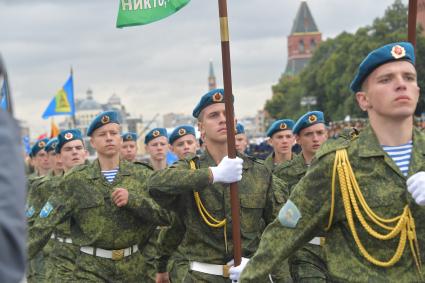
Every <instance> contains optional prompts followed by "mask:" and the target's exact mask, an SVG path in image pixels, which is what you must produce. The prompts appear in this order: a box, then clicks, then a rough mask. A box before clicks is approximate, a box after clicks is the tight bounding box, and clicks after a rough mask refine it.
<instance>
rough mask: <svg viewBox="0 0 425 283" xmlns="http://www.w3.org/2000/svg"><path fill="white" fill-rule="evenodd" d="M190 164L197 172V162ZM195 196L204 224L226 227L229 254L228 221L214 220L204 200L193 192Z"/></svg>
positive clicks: (225, 236) (225, 239)
mask: <svg viewBox="0 0 425 283" xmlns="http://www.w3.org/2000/svg"><path fill="white" fill-rule="evenodd" d="M189 163H190V169H192V170H196V164H195V162H194V161H193V160H191V161H190V162H189ZM193 195H194V197H195V203H196V206H197V207H198V211H199V214H200V215H201V217H202V219H203V220H204V222H205V223H206V224H207V225H208V226H210V227H213V228H221V227H224V244H225V248H226V252H227V226H226V223H227V221H226V219H223V220H217V219H216V218H214V217H213V216H212V215H211V213H209V212H208V210H207V209H206V207H205V206H204V204H203V203H202V200H201V197H200V195H199V193H198V192H193Z"/></svg>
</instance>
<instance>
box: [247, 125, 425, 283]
mask: <svg viewBox="0 0 425 283" xmlns="http://www.w3.org/2000/svg"><path fill="white" fill-rule="evenodd" d="M342 148H346V149H347V152H348V156H349V160H350V163H351V166H352V168H353V171H354V174H355V177H356V179H357V182H358V184H359V187H360V189H361V191H362V193H363V196H364V198H365V200H366V202H367V203H368V205H369V206H370V207H371V209H372V210H373V211H374V212H375V213H376V214H377V215H379V216H381V217H383V218H392V217H395V216H398V215H400V214H401V213H402V211H403V208H404V206H406V205H408V206H409V207H410V209H411V211H412V214H413V217H414V218H415V220H416V232H417V236H418V240H419V246H420V247H424V246H425V221H424V220H425V208H424V207H420V206H418V205H417V204H416V203H415V202H414V200H413V199H412V197H411V195H410V194H409V192H408V191H407V186H406V180H407V178H406V177H405V176H403V174H402V173H401V171H400V170H399V168H398V167H397V165H396V164H395V163H394V161H393V160H392V159H391V158H390V157H389V156H388V155H387V154H386V153H385V152H384V151H383V149H382V147H381V145H380V144H379V142H378V139H377V138H376V135H375V134H374V132H373V130H372V128H371V127H370V126H368V127H367V128H365V129H364V130H363V131H362V132H360V134H359V135H358V137H352V138H346V137H340V138H339V139H337V140H329V141H328V142H326V143H324V144H323V145H322V147H321V148H320V150H319V151H318V152H317V154H316V158H315V160H313V162H312V164H311V166H310V168H309V170H308V171H307V173H306V175H305V176H304V177H303V178H302V179H301V180H300V181H299V183H298V184H297V185H296V186H295V188H294V190H293V191H292V194H291V195H290V198H289V199H290V201H292V203H293V204H294V206H296V207H297V208H298V210H299V211H300V213H301V218H300V219H299V220H298V222H297V223H296V224H295V227H294V228H288V227H285V226H283V225H282V224H281V223H280V221H279V219H276V220H275V221H274V222H273V223H272V224H270V225H269V226H268V227H267V229H266V230H265V232H264V234H263V236H262V239H261V243H260V246H259V249H258V251H257V252H256V254H255V256H254V257H253V258H252V259H251V260H250V262H249V263H248V265H247V266H246V269H245V270H244V272H243V274H242V277H241V282H259V281H258V279H259V278H262V276H263V275H264V274H268V273H269V271H270V270H272V269H274V268H275V267H276V266H278V265H279V262H280V261H281V260H283V259H285V258H287V257H288V256H289V255H291V254H292V253H293V252H294V251H295V250H297V249H299V248H300V247H302V246H303V245H304V244H305V243H306V242H308V241H309V240H310V239H311V238H312V237H314V236H315V235H317V234H318V233H320V232H324V227H325V226H327V224H328V221H329V213H330V208H331V183H332V181H331V180H332V169H333V163H334V159H335V151H336V150H337V149H342ZM424 158H425V135H424V134H423V133H421V132H419V131H418V130H417V129H415V130H414V132H413V151H412V157H411V161H410V166H409V176H411V175H413V174H415V173H417V172H419V171H425V159H424ZM288 203H289V201H288V202H287V204H288ZM285 206H286V205H285ZM369 223H370V220H369ZM372 226H373V227H374V228H375V229H376V226H375V225H372ZM355 227H356V229H357V232H358V235H359V238H360V240H361V242H362V243H363V245H364V246H365V248H366V250H367V251H368V252H369V254H371V255H372V256H374V257H375V258H378V259H380V260H389V259H390V258H391V257H392V256H393V254H394V252H395V249H396V247H397V244H398V241H399V237H398V236H397V237H396V238H394V239H391V240H387V241H381V240H377V239H375V238H372V236H370V235H369V234H368V233H367V232H366V231H365V230H364V229H363V227H362V226H361V225H360V224H359V223H358V221H357V220H355ZM381 232H382V231H381ZM324 249H325V252H326V256H327V258H326V260H327V264H328V269H329V273H330V274H331V276H332V277H333V278H332V279H333V281H340V282H418V281H419V279H418V275H417V272H416V267H415V263H414V261H413V258H412V253H411V251H410V248H409V244H408V243H407V244H406V248H405V250H404V252H403V255H402V257H401V259H400V261H399V262H397V263H396V264H395V265H394V266H392V267H389V268H382V267H377V266H376V265H373V264H371V263H370V262H369V261H367V260H366V259H365V258H364V257H363V256H362V254H361V253H360V251H359V249H358V247H357V245H356V243H355V241H354V239H353V236H352V234H351V231H350V228H349V226H348V222H347V219H346V216H345V212H344V207H343V203H342V200H341V192H340V188H339V182H336V193H335V211H334V217H333V222H332V226H331V229H330V230H329V231H328V232H327V233H326V242H325V246H324ZM421 256H422V262H424V259H425V258H424V253H423V252H422V253H421Z"/></svg>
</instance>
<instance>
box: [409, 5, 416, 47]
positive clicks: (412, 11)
mask: <svg viewBox="0 0 425 283" xmlns="http://www.w3.org/2000/svg"><path fill="white" fill-rule="evenodd" d="M417 15H418V0H409V13H408V20H407V23H408V24H407V40H408V41H409V42H410V43H412V45H413V46H414V47H416V18H417Z"/></svg>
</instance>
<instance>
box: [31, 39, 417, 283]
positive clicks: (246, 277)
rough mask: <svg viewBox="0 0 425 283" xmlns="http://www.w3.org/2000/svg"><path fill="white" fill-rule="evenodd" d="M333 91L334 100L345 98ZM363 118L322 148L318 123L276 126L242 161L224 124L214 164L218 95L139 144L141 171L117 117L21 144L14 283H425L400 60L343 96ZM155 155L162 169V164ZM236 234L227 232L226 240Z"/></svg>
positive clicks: (406, 53) (406, 51) (321, 119)
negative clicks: (144, 155)
mask: <svg viewBox="0 0 425 283" xmlns="http://www.w3.org/2000/svg"><path fill="white" fill-rule="evenodd" d="M347 87H348V86H347ZM350 88H351V90H352V92H353V93H354V95H355V98H356V100H357V102H358V104H359V106H360V108H361V109H362V110H363V111H365V112H367V114H368V124H367V125H366V126H364V127H362V128H361V129H359V128H347V129H344V130H342V131H341V132H340V133H339V134H338V138H331V137H329V139H328V127H327V124H326V115H325V113H323V112H321V111H309V112H308V113H305V114H304V115H302V116H301V117H299V119H298V120H297V121H293V120H291V119H287V118H286V117H281V118H282V119H279V120H276V121H275V122H274V123H272V124H271V125H270V127H269V129H268V130H267V132H266V133H265V134H266V135H267V137H268V143H269V144H270V145H271V147H272V148H273V152H272V153H271V154H270V155H269V156H268V157H267V158H266V159H265V160H261V159H258V158H255V157H253V156H250V155H248V154H246V149H247V146H248V144H249V143H248V139H247V136H246V135H245V130H244V127H243V125H241V124H239V123H237V121H234V126H235V134H236V136H235V142H236V150H237V152H238V153H237V157H236V158H229V157H228V150H227V132H226V130H227V128H226V116H225V104H224V98H225V96H226V95H229V94H227V93H225V92H224V90H222V89H213V90H211V91H209V92H208V93H206V94H204V95H203V96H202V97H200V99H199V102H198V104H196V106H195V107H194V110H193V113H192V114H193V117H195V118H196V119H197V128H198V131H199V132H200V136H201V140H202V143H203V144H202V148H200V146H199V144H198V139H197V137H196V130H195V128H194V127H192V126H189V125H181V126H178V127H176V128H175V129H174V130H173V131H172V133H171V134H170V135H168V133H167V131H166V129H164V128H154V129H152V130H150V131H149V133H147V135H146V137H145V140H144V143H145V147H146V151H147V152H148V153H149V155H150V159H149V162H139V161H137V160H136V155H137V140H138V136H137V134H136V133H131V132H127V133H122V131H121V126H120V121H119V117H118V114H117V112H114V111H105V112H102V113H100V114H99V115H98V116H96V117H95V118H94V119H93V120H92V121H91V124H90V126H89V128H88V130H87V136H88V137H89V138H90V145H91V146H92V147H93V148H94V149H95V151H96V154H97V159H96V160H94V161H92V162H89V161H88V160H87V151H86V145H85V144H84V142H83V135H82V133H81V132H80V131H79V130H77V129H67V130H64V131H61V132H60V133H59V135H58V137H57V138H54V139H51V140H48V139H44V140H39V141H37V142H36V143H35V144H34V146H33V147H32V149H31V154H30V157H31V163H32V164H33V166H34V168H35V172H34V173H33V174H32V175H29V176H28V197H27V208H26V217H27V223H28V227H29V235H28V254H29V268H28V271H27V281H28V282H157V283H166V282H213V283H214V282H223V283H225V282H255V283H257V282H260V283H261V282H425V278H424V271H423V269H422V264H421V263H422V261H423V259H424V256H423V255H424V254H425V253H424V252H423V250H422V248H423V247H424V246H425V226H424V223H425V222H424V219H425V210H424V207H423V206H424V205H425V172H424V171H425V134H424V133H422V131H420V130H418V129H417V128H415V127H414V118H413V114H414V111H415V108H416V105H417V102H418V98H419V87H418V84H417V74H416V69H415V51H414V48H413V46H412V45H411V44H410V43H406V42H397V43H391V44H388V45H385V46H382V47H380V48H378V49H375V50H373V51H371V52H370V53H369V55H368V56H367V57H366V58H365V59H364V60H363V61H362V63H361V64H360V66H359V67H358V71H357V74H355V76H354V79H353V81H352V83H351V85H350ZM168 149H170V150H171V151H172V152H173V153H174V154H175V155H176V156H177V158H178V161H176V162H175V163H174V164H172V165H170V166H167V162H166V154H167V151H168ZM234 182H238V186H239V195H238V199H239V203H240V232H241V243H242V262H241V264H239V265H237V266H235V264H234V258H233V257H234V256H233V248H234V243H233V237H232V227H233V221H232V216H231V202H230V190H229V185H228V184H230V183H234ZM235 227H236V226H235Z"/></svg>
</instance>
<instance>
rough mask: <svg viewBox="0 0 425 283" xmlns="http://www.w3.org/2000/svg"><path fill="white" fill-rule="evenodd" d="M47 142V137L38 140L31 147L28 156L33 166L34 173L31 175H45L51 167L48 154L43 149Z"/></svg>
mask: <svg viewBox="0 0 425 283" xmlns="http://www.w3.org/2000/svg"><path fill="white" fill-rule="evenodd" d="M48 142H49V139H48V138H45V139H41V140H38V141H36V142H35V144H34V145H33V146H32V148H31V152H30V157H31V163H32V165H33V166H34V175H33V176H32V177H36V176H45V175H47V174H48V173H49V171H50V169H51V164H50V161H49V156H48V154H47V152H46V150H45V147H46V145H47V143H48ZM30 178H31V177H29V179H30Z"/></svg>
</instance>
